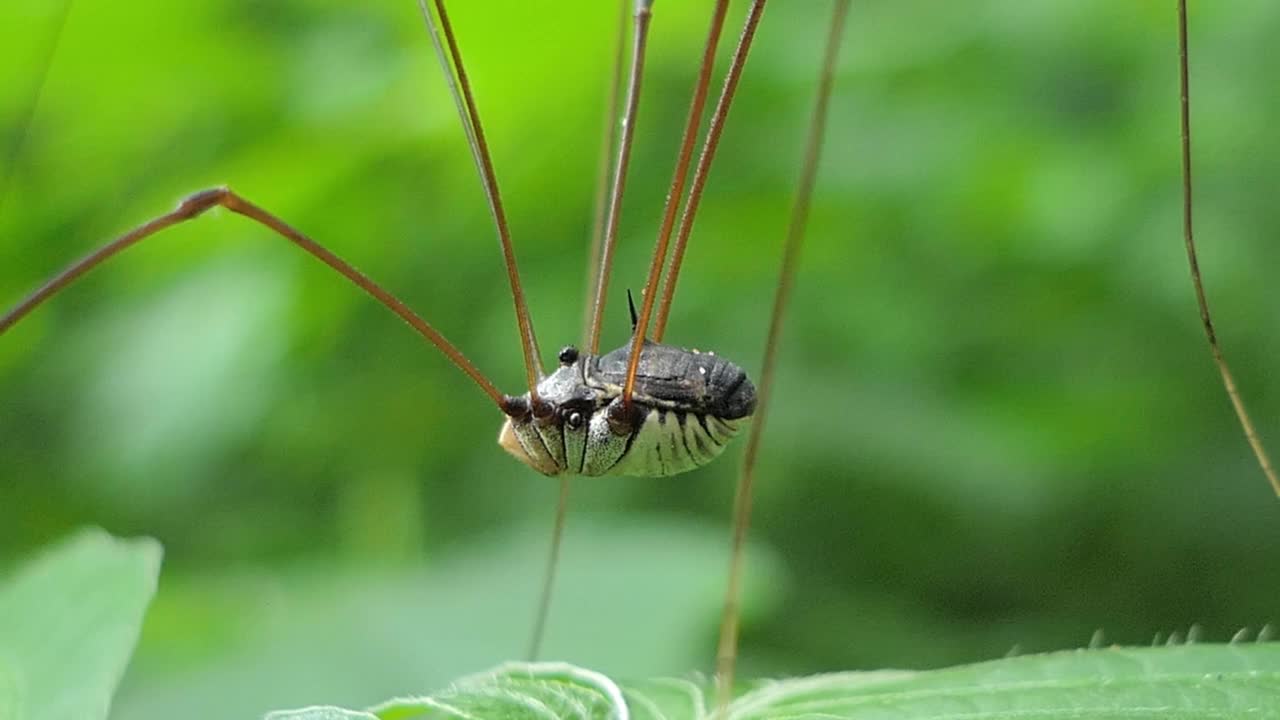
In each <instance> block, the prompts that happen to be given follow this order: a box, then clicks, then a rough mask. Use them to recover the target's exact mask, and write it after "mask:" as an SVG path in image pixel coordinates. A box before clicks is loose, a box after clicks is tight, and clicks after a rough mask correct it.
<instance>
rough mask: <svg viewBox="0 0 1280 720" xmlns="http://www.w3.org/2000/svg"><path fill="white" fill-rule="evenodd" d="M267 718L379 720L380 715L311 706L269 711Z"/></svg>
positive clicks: (289, 719) (283, 719)
mask: <svg viewBox="0 0 1280 720" xmlns="http://www.w3.org/2000/svg"><path fill="white" fill-rule="evenodd" d="M265 720H378V716H377V715H373V714H371V713H367V712H360V711H358V710H343V709H342V708H336V707H309V708H302V709H301V710H282V711H280V712H273V713H267V717H266V718H265Z"/></svg>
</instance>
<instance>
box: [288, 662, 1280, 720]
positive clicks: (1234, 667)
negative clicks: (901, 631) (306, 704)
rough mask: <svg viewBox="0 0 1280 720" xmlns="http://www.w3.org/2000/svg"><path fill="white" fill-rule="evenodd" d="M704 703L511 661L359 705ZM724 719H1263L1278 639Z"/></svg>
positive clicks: (403, 709)
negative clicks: (412, 694)
mask: <svg viewBox="0 0 1280 720" xmlns="http://www.w3.org/2000/svg"><path fill="white" fill-rule="evenodd" d="M714 702H715V700H714V693H713V691H712V690H711V688H710V687H709V685H708V684H707V683H706V682H704V681H701V680H697V681H695V680H687V679H674V678H671V679H656V680H648V681H645V682H642V683H637V684H631V685H627V686H625V687H623V686H620V685H618V684H616V683H615V682H614V681H613V680H611V679H609V678H608V677H605V676H604V675H601V674H599V673H596V672H592V671H590V670H586V669H583V668H578V667H575V666H572V665H567V664H564V663H535V664H528V663H512V664H508V665H503V666H501V667H499V668H497V669H496V670H494V671H492V672H489V673H485V674H482V675H475V676H472V677H468V678H464V679H463V680H460V681H458V682H456V683H454V684H453V685H452V686H450V687H449V688H448V689H446V690H443V691H441V692H438V693H435V694H433V695H430V696H428V697H423V698H414V699H410V700H396V701H392V702H390V703H387V704H385V705H381V706H378V707H374V708H371V709H370V710H368V711H367V712H368V713H371V717H376V718H378V719H379V720H430V719H435V718H440V719H453V720H467V719H474V718H483V719H484V720H518V719H520V718H530V719H533V718H540V719H542V720H546V719H548V718H560V719H570V718H573V719H578V718H582V719H588V718H590V719H595V718H601V719H603V718H643V719H652V720H660V719H666V718H704V717H708V716H710V715H711V714H713V712H714V710H715V708H714ZM300 712H303V711H300ZM270 717H271V718H272V720H277V719H278V718H289V719H290V720H299V719H300V718H308V720H309V719H310V718H311V717H313V716H308V715H296V714H285V715H278V716H277V715H272V716H270ZM314 717H316V718H329V717H332V718H335V719H337V718H347V717H353V718H355V717H358V718H365V717H370V715H362V714H356V715H340V714H336V715H332V716H327V715H317V716H314ZM729 717H730V718H732V719H734V720H755V719H760V720H763V719H765V718H800V717H814V718H819V717H820V718H825V719H827V720H832V719H836V718H845V719H847V720H873V719H874V720H880V719H891V718H912V719H913V720H915V719H920V720H928V719H930V718H933V719H936V720H943V719H946V720H956V719H957V718H965V719H966V720H978V719H980V718H1019V719H1027V718H1031V719H1034V720H1067V719H1071V720H1110V719H1117V720H1118V719H1120V718H1125V719H1127V720H1132V719H1133V718H1153V719H1154V718H1162V719H1163V718H1174V719H1175V720H1177V719H1183V718H1185V719H1188V720H1189V719H1190V718H1215V719H1227V718H1241V719H1242V720H1243V719H1245V718H1248V719H1249V720H1267V719H1271V718H1280V644H1274V643H1272V644H1251V645H1244V644H1232V645H1186V646H1181V647H1159V648H1109V649H1100V650H1078V651H1071V652H1060V653H1051V654H1046V655H1032V656H1026V657H1018V658H1006V659H1004V660H996V661H992V662H986V663H979V664H976V665H965V666H961V667H956V668H949V669H945V670H933V671H927V672H905V671H902V672H900V671H882V672H863V673H837V674H831V675H816V676H812V677H806V678H796V679H790V680H779V681H766V682H761V683H756V684H754V685H752V686H751V687H750V688H748V689H747V690H746V692H744V693H742V694H741V695H739V696H738V697H737V698H736V699H734V701H733V703H732V704H731V706H730V708H729Z"/></svg>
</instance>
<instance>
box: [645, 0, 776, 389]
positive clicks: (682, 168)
mask: <svg viewBox="0 0 1280 720" xmlns="http://www.w3.org/2000/svg"><path fill="white" fill-rule="evenodd" d="M764 2H765V0H756V3H755V7H753V10H755V11H756V12H753V13H752V14H749V15H748V17H747V24H746V28H747V29H744V30H743V35H744V37H745V38H746V40H745V42H746V49H743V50H742V52H741V54H735V55H734V61H735V62H736V63H738V64H742V63H745V62H746V56H747V51H748V50H749V48H750V46H751V38H752V37H754V35H755V24H756V23H757V22H759V19H760V18H759V14H758V12H759V11H762V10H763V7H764ZM725 10H726V3H724V2H720V3H718V4H717V6H716V11H715V14H714V16H713V19H712V24H711V30H710V31H709V33H708V35H707V45H706V50H705V51H704V52H703V56H702V68H701V69H700V70H699V72H698V85H697V88H696V89H695V91H694V99H693V103H692V106H691V107H690V109H689V121H688V122H687V123H686V124H685V129H684V132H685V134H684V140H683V141H682V142H681V146H680V159H679V162H677V163H676V175H675V178H674V179H673V180H672V182H671V190H670V192H669V193H668V195H667V207H666V212H665V213H664V215H663V219H662V229H661V230H660V231H659V233H658V242H657V243H656V244H655V246H654V249H653V260H652V262H651V263H650V264H649V277H648V279H647V280H645V283H644V288H645V292H644V298H642V300H641V303H640V317H639V320H638V322H637V323H636V329H635V332H634V333H633V335H632V338H631V356H630V358H629V362H628V364H627V380H626V383H625V384H624V385H623V387H622V403H623V406H624V407H627V408H628V409H629V408H630V406H631V394H632V393H633V392H634V391H635V386H636V371H637V370H638V369H639V368H640V350H641V348H642V347H643V346H644V340H645V333H646V332H647V331H648V328H649V318H650V316H651V315H652V313H653V303H654V299H655V298H656V295H657V289H658V277H659V275H661V274H662V266H663V265H664V264H665V263H666V260H667V246H668V244H669V243H670V240H671V227H672V224H673V223H674V221H675V212H676V208H677V206H678V205H679V196H680V194H681V193H682V192H683V191H684V180H685V174H686V173H687V171H688V169H689V159H690V157H691V156H692V154H693V143H694V140H695V136H696V134H697V131H698V127H699V126H700V125H701V123H702V109H703V107H704V105H705V103H706V99H707V85H708V84H709V82H710V80H711V70H712V68H713V67H714V65H715V50H716V45H717V43H718V42H719V40H720V29H721V27H723V25H724V13H725ZM733 87H734V88H736V84H735V85H734V86H733ZM726 89H728V90H730V92H732V89H731V88H726Z"/></svg>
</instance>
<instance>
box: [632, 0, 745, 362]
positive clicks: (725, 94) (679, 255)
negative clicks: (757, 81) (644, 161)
mask: <svg viewBox="0 0 1280 720" xmlns="http://www.w3.org/2000/svg"><path fill="white" fill-rule="evenodd" d="M763 12H764V2H763V0H757V1H756V2H755V3H753V4H752V5H751V9H750V10H749V11H748V12H747V23H746V25H745V26H744V27H743V29H742V36H741V37H739V39H738V47H737V48H735V49H734V51H733V61H732V62H731V63H730V64H729V73H728V75H726V76H725V79H724V88H723V89H722V90H721V91H720V99H719V100H717V101H716V109H715V112H713V113H712V114H711V125H710V127H708V128H707V139H706V142H705V143H703V145H702V154H701V155H699V156H698V166H697V167H696V168H694V171H693V183H692V184H691V185H690V186H689V201H688V202H686V203H685V204H684V212H683V213H681V215H680V229H679V230H678V231H677V232H676V244H675V247H674V248H672V250H671V267H669V268H668V269H667V277H666V279H665V280H664V281H663V283H662V301H661V304H660V305H659V306H658V316H657V318H656V319H655V320H654V327H653V339H654V342H662V338H663V336H664V335H666V333H667V318H668V317H669V316H670V314H671V300H672V298H673V297H675V294H676V281H677V280H678V279H679V278H680V268H681V266H683V264H684V252H685V249H686V248H687V247H688V246H689V234H690V233H691V232H692V231H693V219H694V218H695V217H696V216H697V214H698V205H699V204H700V203H701V202H702V191H703V190H704V189H705V188H706V186H707V175H708V174H709V173H710V172H711V161H712V160H714V159H715V156H716V149H717V148H719V147H720V135H721V134H722V133H723V132H724V123H725V120H726V119H727V118H728V117H729V108H730V106H732V105H733V98H734V95H735V94H736V92H737V89H738V81H739V80H740V79H741V78H742V70H743V68H745V67H746V64H747V53H748V52H749V51H750V50H751V40H752V38H753V37H755V32H756V26H757V25H759V24H760V15H761V14H762V13H763Z"/></svg>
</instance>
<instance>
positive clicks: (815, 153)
mask: <svg viewBox="0 0 1280 720" xmlns="http://www.w3.org/2000/svg"><path fill="white" fill-rule="evenodd" d="M849 2H850V0H836V3H835V9H834V11H833V14H832V18H831V26H830V32H829V34H828V35H827V46H826V51H825V53H824V57H823V60H822V75H821V77H820V79H819V81H818V96H817V99H816V100H815V102H814V107H813V116H812V118H811V120H810V124H809V138H808V140H807V142H806V144H805V151H804V163H803V165H802V169H801V171H800V185H799V187H798V188H797V189H796V200H795V205H794V206H792V209H791V221H790V224H789V225H788V227H787V240H786V246H785V249H784V250H783V253H782V268H781V270H780V271H779V273H778V289H777V291H776V293H775V295H774V299H773V314H772V316H770V318H769V334H768V336H767V337H766V339H765V345H764V363H763V366H762V369H761V371H760V385H759V395H758V396H757V398H758V400H757V404H756V412H755V415H754V417H753V418H752V421H751V430H750V431H749V434H748V436H747V447H746V450H745V453H744V455H743V458H742V471H741V474H740V475H739V476H738V488H737V491H736V492H735V493H734V500H733V540H732V550H731V551H730V552H731V555H730V560H729V582H728V585H727V586H726V589H725V597H724V618H723V620H722V622H721V625H720V643H719V647H718V649H717V652H716V695H717V698H718V700H717V702H718V707H719V715H720V717H725V716H726V714H727V712H728V707H729V700H730V698H731V695H732V690H733V671H734V664H735V663H736V661H737V657H738V616H739V596H740V594H741V588H742V565H743V551H744V549H745V546H746V539H747V528H748V527H749V526H750V524H751V490H752V483H753V480H754V476H755V467H756V455H757V454H758V453H759V451H760V437H761V435H762V434H763V433H764V422H765V418H766V417H768V411H769V399H770V396H771V395H772V393H773V375H774V370H775V367H776V365H777V357H778V342H779V339H780V337H781V336H782V321H783V318H784V317H785V316H786V312H787V303H788V302H789V300H790V299H791V288H792V285H793V284H794V282H795V276H796V263H797V261H798V260H799V258H800V248H801V245H802V243H803V241H804V232H805V226H806V224H807V222H808V219H809V204H810V200H811V199H812V197H813V185H814V181H815V179H816V177H817V174H818V159H819V157H820V155H821V153H822V139H823V135H824V134H825V132H826V125H827V105H828V101H829V100H830V98H831V85H832V83H833V82H834V79H835V68H836V60H837V58H838V56H839V51H840V37H841V35H843V32H844V24H845V18H846V17H848V14H849Z"/></svg>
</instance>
